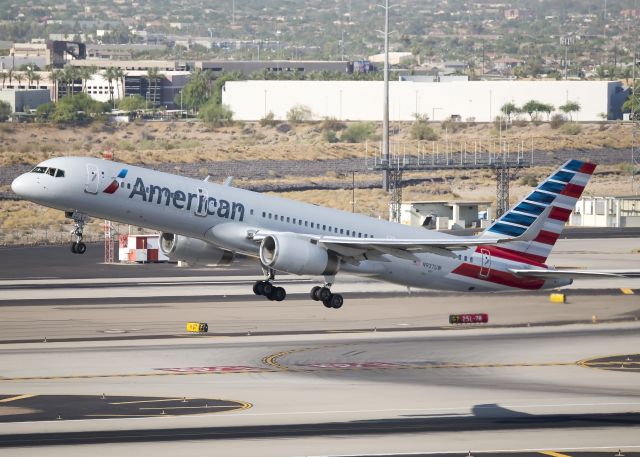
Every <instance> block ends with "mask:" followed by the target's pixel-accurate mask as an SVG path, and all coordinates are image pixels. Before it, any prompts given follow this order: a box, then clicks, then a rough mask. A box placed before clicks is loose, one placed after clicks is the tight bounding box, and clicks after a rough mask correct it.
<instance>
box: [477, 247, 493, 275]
mask: <svg viewBox="0 0 640 457" xmlns="http://www.w3.org/2000/svg"><path fill="white" fill-rule="evenodd" d="M480 256H481V260H480V261H481V262H482V263H481V265H480V274H479V276H480V277H481V278H488V277H489V273H490V272H491V253H490V252H489V250H488V249H480Z"/></svg>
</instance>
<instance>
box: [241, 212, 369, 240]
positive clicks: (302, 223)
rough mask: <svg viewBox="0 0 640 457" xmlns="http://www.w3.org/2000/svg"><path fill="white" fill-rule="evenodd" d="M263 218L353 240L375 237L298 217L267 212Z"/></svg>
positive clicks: (263, 214)
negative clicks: (348, 237) (344, 236)
mask: <svg viewBox="0 0 640 457" xmlns="http://www.w3.org/2000/svg"><path fill="white" fill-rule="evenodd" d="M252 211H253V210H252ZM251 214H253V213H251ZM262 218H263V219H271V220H274V221H280V222H285V223H287V224H292V225H297V226H299V227H308V228H312V229H315V230H318V231H322V232H325V233H335V234H338V235H346V236H350V237H353V238H373V235H369V234H368V233H362V232H356V231H355V230H350V229H344V228H339V227H333V226H331V225H327V224H320V223H319V222H310V221H308V220H302V219H300V218H296V217H290V216H283V215H278V214H273V213H267V212H266V211H263V212H262Z"/></svg>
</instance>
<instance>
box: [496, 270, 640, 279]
mask: <svg viewBox="0 0 640 457" xmlns="http://www.w3.org/2000/svg"><path fill="white" fill-rule="evenodd" d="M509 271H510V272H511V273H513V274H514V275H516V276H519V277H521V278H538V279H554V278H591V279H611V278H630V277H633V275H634V273H630V272H609V271H593V270H545V269H525V270H521V269H515V268H509Z"/></svg>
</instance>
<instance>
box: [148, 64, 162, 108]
mask: <svg viewBox="0 0 640 457" xmlns="http://www.w3.org/2000/svg"><path fill="white" fill-rule="evenodd" d="M159 77H160V72H159V71H158V69H157V68H149V69H148V70H147V79H148V80H149V87H150V89H151V93H150V95H149V98H150V99H151V105H152V107H154V108H155V107H156V104H157V103H156V96H157V90H158V78H159Z"/></svg>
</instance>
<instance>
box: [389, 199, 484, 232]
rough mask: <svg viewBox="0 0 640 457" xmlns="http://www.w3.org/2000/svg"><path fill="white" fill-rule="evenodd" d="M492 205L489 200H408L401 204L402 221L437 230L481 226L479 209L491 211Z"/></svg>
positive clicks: (406, 223) (402, 222)
mask: <svg viewBox="0 0 640 457" xmlns="http://www.w3.org/2000/svg"><path fill="white" fill-rule="evenodd" d="M490 205H491V202H488V201H478V202H473V201H416V202H412V201H407V202H402V203H401V204H400V223H401V224H405V225H412V226H414V227H425V228H428V229H435V230H452V229H464V228H470V227H480V226H481V225H482V222H483V221H482V220H481V219H480V218H479V216H478V213H479V211H478V210H479V209H480V208H482V209H484V210H487V212H488V213H490V212H491V207H490ZM489 219H490V218H489Z"/></svg>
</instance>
